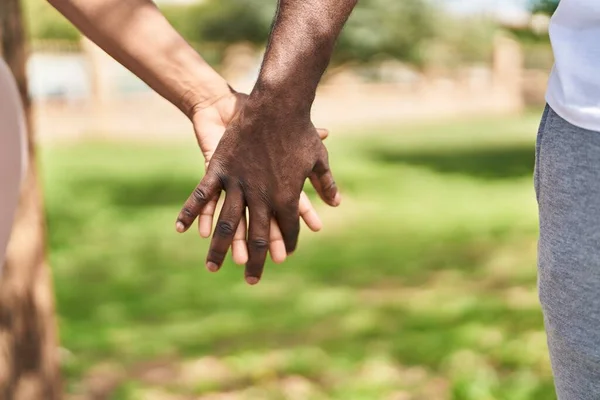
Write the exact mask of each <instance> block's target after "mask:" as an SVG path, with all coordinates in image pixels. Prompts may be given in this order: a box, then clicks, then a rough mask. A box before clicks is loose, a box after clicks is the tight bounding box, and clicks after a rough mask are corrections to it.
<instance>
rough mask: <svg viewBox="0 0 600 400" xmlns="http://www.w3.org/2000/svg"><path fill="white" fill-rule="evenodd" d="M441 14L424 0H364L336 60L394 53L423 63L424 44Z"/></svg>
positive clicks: (369, 58) (346, 30) (340, 43)
mask: <svg viewBox="0 0 600 400" xmlns="http://www.w3.org/2000/svg"><path fill="white" fill-rule="evenodd" d="M437 17H438V12H437V11H436V9H435V8H434V7H433V6H431V5H430V4H429V2H427V1H424V0H404V1H397V0H362V1H360V2H358V5H357V6H356V8H355V10H354V12H353V13H352V16H351V17H350V19H349V21H348V23H347V24H346V27H345V28H344V31H343V32H342V35H341V36H340V39H339V41H338V45H337V49H336V52H335V54H334V60H333V61H334V63H338V64H339V63H343V62H348V61H358V62H369V61H373V60H375V59H378V58H390V57H391V58H397V59H400V60H403V61H407V62H411V63H416V64H420V63H421V62H422V61H423V57H422V56H423V52H422V51H421V50H422V45H423V44H424V43H426V42H427V41H428V40H429V39H431V38H433V37H434V34H435V26H436V22H435V21H436V19H437Z"/></svg>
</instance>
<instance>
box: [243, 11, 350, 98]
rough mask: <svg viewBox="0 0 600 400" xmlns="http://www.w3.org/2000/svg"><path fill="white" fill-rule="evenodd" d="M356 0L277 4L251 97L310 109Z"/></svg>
mask: <svg viewBox="0 0 600 400" xmlns="http://www.w3.org/2000/svg"><path fill="white" fill-rule="evenodd" d="M356 3H357V0H279V8H278V11H277V14H276V16H275V23H274V25H273V30H272V32H271V37H270V39H269V44H268V46H267V51H266V53H265V58H264V61H263V65H262V68H261V72H260V75H259V79H258V82H257V85H256V87H255V89H254V91H253V94H252V95H253V96H254V97H259V98H262V97H271V98H274V99H277V101H285V102H286V103H288V104H289V105H290V106H294V107H301V108H308V109H310V106H311V105H312V102H313V101H314V98H315V93H316V89H317V86H318V84H319V81H320V80H321V77H322V75H323V73H324V72H325V69H326V68H327V66H328V65H329V62H330V60H331V55H332V53H333V49H334V46H335V41H336V40H337V37H338V36H339V34H340V32H341V30H342V27H343V26H344V24H345V23H346V20H347V19H348V17H349V16H350V13H351V12H352V10H353V9H354V6H355V5H356Z"/></svg>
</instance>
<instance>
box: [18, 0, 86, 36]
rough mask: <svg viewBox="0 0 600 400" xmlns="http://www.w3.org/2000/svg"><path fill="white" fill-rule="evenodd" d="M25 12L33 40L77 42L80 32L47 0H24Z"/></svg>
mask: <svg viewBox="0 0 600 400" xmlns="http://www.w3.org/2000/svg"><path fill="white" fill-rule="evenodd" d="M23 11H24V14H25V19H26V25H27V29H28V31H29V36H30V38H31V39H32V40H65V41H77V40H79V38H80V37H81V34H80V33H79V31H78V30H77V29H76V28H75V27H74V26H73V25H71V23H70V22H69V21H68V20H67V19H66V18H65V17H63V16H62V15H61V14H60V13H59V12H58V11H56V9H54V7H52V6H51V5H50V4H49V3H48V2H47V1H46V0H23Z"/></svg>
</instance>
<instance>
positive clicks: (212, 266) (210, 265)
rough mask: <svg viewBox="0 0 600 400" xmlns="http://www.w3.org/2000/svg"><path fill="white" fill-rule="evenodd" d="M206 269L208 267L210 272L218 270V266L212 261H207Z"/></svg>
mask: <svg viewBox="0 0 600 400" xmlns="http://www.w3.org/2000/svg"><path fill="white" fill-rule="evenodd" d="M206 269H208V270H209V271H210V272H217V271H218V270H219V266H218V265H217V264H215V263H214V262H212V261H208V262H207V263H206Z"/></svg>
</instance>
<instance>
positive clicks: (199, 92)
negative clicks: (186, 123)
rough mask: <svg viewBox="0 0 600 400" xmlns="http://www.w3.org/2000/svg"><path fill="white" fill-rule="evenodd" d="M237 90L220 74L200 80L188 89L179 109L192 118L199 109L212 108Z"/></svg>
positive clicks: (180, 101)
mask: <svg viewBox="0 0 600 400" xmlns="http://www.w3.org/2000/svg"><path fill="white" fill-rule="evenodd" d="M235 93H236V92H235V91H234V90H233V89H232V88H231V86H229V85H228V84H227V81H225V80H224V79H223V78H221V77H220V76H219V77H218V78H217V79H213V80H210V79H209V80H207V81H204V82H198V83H196V84H194V85H193V87H191V88H189V89H187V90H186V91H185V92H184V93H183V95H182V96H181V98H180V100H179V105H178V107H179V109H180V110H181V111H183V113H184V114H185V115H186V116H187V117H188V118H189V119H190V120H191V119H192V118H193V117H194V115H195V114H197V113H198V112H199V111H201V110H204V109H207V108H210V107H211V106H213V105H215V104H216V103H218V102H219V101H220V100H222V99H223V98H226V97H229V96H232V95H233V94H235Z"/></svg>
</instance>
